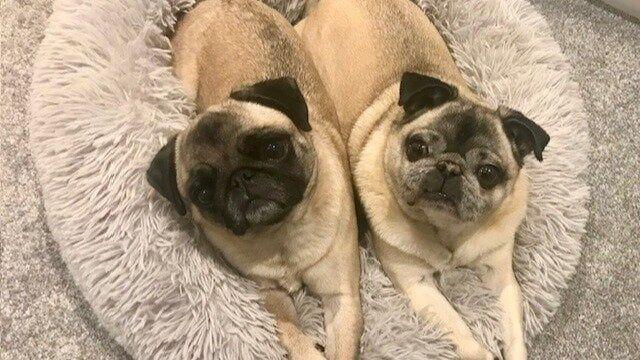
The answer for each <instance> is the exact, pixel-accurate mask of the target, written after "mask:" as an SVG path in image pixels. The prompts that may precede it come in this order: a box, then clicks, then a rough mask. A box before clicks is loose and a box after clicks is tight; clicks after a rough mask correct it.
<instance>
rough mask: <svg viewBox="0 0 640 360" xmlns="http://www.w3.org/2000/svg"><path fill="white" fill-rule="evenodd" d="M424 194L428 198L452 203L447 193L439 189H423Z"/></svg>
mask: <svg viewBox="0 0 640 360" xmlns="http://www.w3.org/2000/svg"><path fill="white" fill-rule="evenodd" d="M424 194H425V197H426V198H427V199H428V200H432V201H438V202H447V203H453V200H452V199H451V198H450V197H449V196H448V195H447V194H445V193H443V192H441V191H438V192H430V191H425V192H424Z"/></svg>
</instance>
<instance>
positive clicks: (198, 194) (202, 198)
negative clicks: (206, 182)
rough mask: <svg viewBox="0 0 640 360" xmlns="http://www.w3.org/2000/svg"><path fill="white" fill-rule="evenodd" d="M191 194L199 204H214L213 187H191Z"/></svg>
mask: <svg viewBox="0 0 640 360" xmlns="http://www.w3.org/2000/svg"><path fill="white" fill-rule="evenodd" d="M189 195H190V197H191V199H192V200H193V201H194V202H195V203H197V204H198V205H202V206H209V205H211V204H213V200H214V196H213V195H214V194H213V189H209V188H205V187H198V186H195V187H193V188H192V189H191V194H189Z"/></svg>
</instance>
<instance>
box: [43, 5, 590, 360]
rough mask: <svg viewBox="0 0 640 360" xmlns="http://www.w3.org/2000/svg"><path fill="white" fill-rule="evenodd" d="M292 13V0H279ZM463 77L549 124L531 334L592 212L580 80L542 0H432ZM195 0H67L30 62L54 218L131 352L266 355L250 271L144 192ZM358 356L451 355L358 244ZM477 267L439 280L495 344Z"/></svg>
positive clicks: (566, 273) (77, 271)
mask: <svg viewBox="0 0 640 360" xmlns="http://www.w3.org/2000/svg"><path fill="white" fill-rule="evenodd" d="M267 2H268V3H270V4H271V5H274V6H276V7H277V8H278V9H279V10H281V11H283V12H285V13H286V15H287V17H288V18H289V19H290V20H294V19H296V18H298V16H299V10H300V3H301V2H300V1H297V0H293V1H287V0H282V1H279V0H269V1H267ZM420 4H421V6H423V8H425V9H427V10H428V13H429V16H431V17H432V18H433V19H434V21H435V22H436V23H437V25H438V26H439V28H440V29H441V30H442V31H443V33H444V35H445V37H446V39H447V40H448V42H449V45H450V47H451V49H452V50H453V52H454V55H455V57H456V60H457V62H458V65H459V66H460V68H461V69H462V71H463V73H464V74H465V75H466V76H467V78H468V80H469V82H470V83H471V84H472V85H473V86H474V87H475V88H476V89H477V90H478V91H479V92H480V93H481V94H482V95H483V96H484V97H485V98H486V99H487V100H488V101H489V102H492V103H494V104H498V103H501V104H506V105H509V106H511V107H514V108H517V109H520V110H522V111H523V112H524V113H525V114H527V115H528V116H529V117H531V118H533V119H535V120H536V121H537V122H538V123H540V124H541V125H543V127H544V128H545V129H546V130H547V131H548V132H549V134H550V135H551V137H552V141H551V143H550V145H549V147H548V148H547V152H545V161H544V163H542V164H538V163H534V162H528V163H527V164H526V166H527V167H528V170H529V174H530V176H531V178H532V195H531V201H530V206H529V212H528V214H527V218H526V221H525V223H524V224H523V226H522V227H521V229H520V231H519V234H518V235H519V236H518V243H517V248H516V256H515V266H516V272H517V276H518V280H519V281H520V284H521V286H522V288H523V292H524V296H525V300H526V301H525V317H526V319H525V320H526V321H525V322H526V327H527V334H528V337H529V339H531V338H532V337H533V336H534V335H535V334H537V333H538V332H540V330H541V329H542V326H543V325H544V324H545V323H546V322H547V321H548V319H549V317H550V316H551V315H552V314H553V313H554V311H555V310H556V309H557V307H558V306H559V303H560V291H561V290H562V289H563V288H564V287H565V286H566V284H567V281H568V278H569V277H570V276H571V274H572V273H573V269H574V267H575V265H576V263H577V261H578V258H579V253H580V242H579V239H580V236H581V235H582V233H583V231H584V224H585V222H586V218H587V212H586V210H585V203H586V201H587V198H588V188H587V187H586V185H585V184H584V182H583V181H582V180H581V176H580V175H581V174H582V172H583V171H584V169H585V168H586V166H587V151H588V138H587V132H586V123H585V119H584V113H583V110H582V105H581V101H580V98H579V95H578V91H577V87H576V85H575V84H574V83H573V82H571V81H570V79H569V76H568V66H567V64H566V61H565V59H564V57H563V56H562V54H561V53H560V49H559V48H558V46H557V45H556V43H555V42H554V41H553V39H552V38H551V37H550V34H549V31H548V29H547V26H546V24H545V22H544V20H543V19H542V17H541V16H539V15H538V14H536V13H535V11H534V10H533V9H532V8H531V6H530V5H528V3H526V2H525V1H524V0H484V1H483V0H468V1H467V0H447V1H436V0H425V1H420ZM190 6H192V1H191V0H182V1H181V0H94V1H90V2H89V1H82V0H59V1H58V2H57V3H56V6H55V10H54V14H53V15H52V17H51V19H50V23H49V26H48V29H47V31H46V37H45V39H44V41H43V44H42V46H41V48H40V51H39V54H38V59H37V61H36V65H35V73H34V80H33V81H34V82H33V95H32V104H31V105H32V114H33V120H32V123H31V142H32V150H33V156H34V159H35V161H36V166H37V168H38V171H39V174H40V182H41V185H42V189H43V196H44V203H45V207H46V211H47V218H48V223H49V227H50V229H51V232H52V233H53V236H54V237H55V238H56V240H57V241H58V243H59V245H60V250H61V252H62V255H63V257H64V259H65V260H66V262H67V265H68V267H69V269H70V271H71V273H72V274H73V276H74V278H75V280H76V282H77V283H78V285H79V287H80V288H81V289H82V291H83V293H84V294H85V297H86V298H87V300H88V301H89V303H90V304H91V305H92V307H93V309H94V310H95V312H96V314H97V315H98V317H99V318H100V319H101V320H102V322H103V323H104V324H105V326H106V327H107V328H108V329H109V331H110V332H111V333H112V334H113V336H114V337H115V338H116V340H117V341H118V342H120V343H121V344H122V345H123V346H124V347H125V348H126V349H127V351H129V352H130V353H131V354H132V355H133V356H134V357H139V358H158V359H166V358H186V359H191V358H194V359H199V358H203V359H204V358H207V359H209V358H219V359H238V358H242V359H250V358H256V359H266V358H280V357H281V356H282V355H283V351H282V349H281V347H280V346H279V345H278V343H277V341H276V337H275V328H274V326H273V325H274V323H273V320H272V319H271V318H270V317H269V316H268V315H267V314H266V313H265V311H264V310H263V309H262V307H261V305H260V299H259V297H258V295H257V293H256V291H255V288H254V286H253V284H252V283H250V282H249V281H247V280H244V279H243V278H241V277H239V276H238V275H236V274H235V273H234V272H233V271H232V270H229V269H228V267H226V266H225V265H224V264H223V263H222V262H221V261H220V260H219V259H218V258H217V257H216V256H215V255H214V254H213V253H212V252H211V249H209V248H208V247H206V246H203V245H201V243H200V242H198V241H195V240H194V239H195V238H197V236H198V235H197V233H196V232H195V231H194V229H193V228H192V226H191V225H190V224H189V223H188V222H186V221H185V220H183V219H179V218H177V217H176V216H175V215H174V213H173V211H172V210H171V209H170V207H169V206H168V205H167V204H166V203H165V202H164V201H161V200H159V198H158V197H157V196H154V195H153V194H152V191H151V189H150V187H149V186H148V185H147V184H146V182H145V180H144V171H145V170H146V167H147V166H148V163H149V161H150V159H151V158H152V157H153V155H154V154H155V152H156V151H157V149H158V148H159V147H160V146H161V145H162V144H163V143H164V142H165V141H166V139H167V138H168V137H169V136H170V135H171V134H173V133H175V132H176V131H178V130H179V129H181V128H183V127H184V126H185V125H186V123H187V122H188V121H189V115H190V114H191V112H192V110H193V107H192V104H190V103H189V102H188V101H187V99H186V97H185V95H184V93H183V92H182V90H181V89H180V87H179V85H178V83H177V81H176V80H175V79H174V78H173V76H172V74H171V69H170V67H169V66H170V51H169V43H168V40H167V37H166V36H167V34H170V32H171V27H172V25H173V23H174V22H175V17H176V15H177V14H178V13H179V12H180V11H184V10H186V9H188V8H189V7H190ZM362 256H363V259H364V261H363V264H364V269H363V279H362V294H363V306H364V312H365V333H364V335H363V338H362V356H363V358H364V359H387V358H391V359H396V358H407V359H418V358H419V359H425V358H429V359H430V358H444V359H448V358H453V357H454V354H453V352H452V348H451V345H450V344H449V343H448V342H447V341H446V339H444V338H442V333H441V331H440V330H439V329H438V327H437V324H425V323H424V322H422V321H421V320H419V319H418V318H417V317H415V316H414V315H413V314H412V313H411V311H410V310H409V307H408V304H407V302H406V300H405V299H404V298H403V297H402V296H400V295H398V294H397V293H396V292H395V290H394V289H393V287H392V286H391V284H390V282H389V281H388V279H387V278H386V277H385V276H384V275H383V273H382V272H381V270H380V267H379V265H378V263H377V262H376V261H375V259H373V258H371V257H370V256H369V253H368V252H367V251H366V250H363V252H362ZM475 283H476V278H475V275H474V274H473V273H470V272H468V271H466V270H459V271H455V272H452V273H449V274H445V276H443V284H442V287H443V291H444V292H445V293H446V294H447V295H448V296H449V297H450V299H451V300H452V301H453V302H454V303H455V304H456V306H457V307H458V309H459V310H460V312H461V313H462V314H463V315H464V317H465V319H467V320H468V321H469V323H470V324H471V326H472V328H473V330H474V331H475V332H476V334H477V335H478V337H479V338H481V339H482V340H483V341H484V342H485V343H486V344H487V346H489V347H490V348H491V349H493V350H494V351H495V350H497V342H498V341H499V338H500V334H499V333H498V331H497V327H496V325H497V324H496V321H495V320H496V318H497V317H498V316H499V313H498V312H497V311H496V309H495V308H494V307H493V303H492V301H491V300H492V299H490V298H489V297H488V296H486V295H485V294H483V293H482V292H481V291H479V290H478V288H477V287H475V286H474V284H475ZM296 300H297V305H298V308H299V312H300V314H301V318H302V322H303V324H304V326H305V328H306V329H307V330H308V331H309V333H310V334H311V335H312V336H315V337H317V338H318V341H320V342H322V339H323V334H322V327H321V324H322V314H321V312H320V309H319V307H318V302H317V300H315V299H314V298H312V297H310V296H308V295H305V294H304V293H300V294H298V295H297V299H296Z"/></svg>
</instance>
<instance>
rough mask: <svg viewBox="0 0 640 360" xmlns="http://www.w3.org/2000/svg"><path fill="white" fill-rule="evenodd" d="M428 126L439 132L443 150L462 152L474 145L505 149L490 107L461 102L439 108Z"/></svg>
mask: <svg viewBox="0 0 640 360" xmlns="http://www.w3.org/2000/svg"><path fill="white" fill-rule="evenodd" d="M429 128H430V129H431V130H434V131H436V132H438V133H439V134H440V135H442V136H443V137H444V139H445V141H446V146H447V147H446V149H445V152H447V153H457V154H460V155H462V156H464V155H465V154H466V153H467V152H469V151H470V150H472V149H474V148H484V149H487V150H491V151H493V152H494V153H500V152H502V150H503V149H504V150H508V149H509V148H508V146H509V145H508V143H507V142H506V139H505V137H504V134H503V131H502V125H501V121H500V118H499V117H498V116H497V115H496V114H495V113H494V112H492V111H491V110H489V109H486V108H483V107H480V106H477V105H470V104H464V103H461V102H458V103H452V104H450V105H449V106H447V107H446V108H445V109H443V111H442V113H441V114H440V116H439V117H438V118H437V119H434V121H433V122H432V123H431V124H430V126H429Z"/></svg>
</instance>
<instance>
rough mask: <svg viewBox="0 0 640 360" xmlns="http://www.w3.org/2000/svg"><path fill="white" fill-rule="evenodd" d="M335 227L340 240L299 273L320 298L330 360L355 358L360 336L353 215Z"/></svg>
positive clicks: (360, 318) (355, 231)
mask: <svg viewBox="0 0 640 360" xmlns="http://www.w3.org/2000/svg"><path fill="white" fill-rule="evenodd" d="M348 220H349V222H348V223H347V224H346V225H347V226H344V225H345V224H342V226H344V227H342V228H341V227H340V225H338V227H337V228H338V229H339V230H338V233H339V234H345V235H343V236H344V239H341V240H336V241H335V242H334V243H333V246H332V248H331V250H330V251H329V252H328V253H327V254H326V255H325V256H324V257H323V258H322V260H320V261H319V262H317V263H316V264H315V265H314V266H312V267H311V268H309V269H307V271H306V272H305V273H304V274H303V280H304V283H305V284H306V285H307V287H308V288H309V289H310V290H311V291H312V292H313V293H315V294H316V295H318V296H319V297H320V298H321V299H322V307H323V310H324V324H325V330H326V334H327V341H326V346H325V355H326V356H327V359H330V360H350V359H357V358H358V355H359V353H360V346H359V345H360V336H361V335H362V327H363V325H362V309H361V307H360V291H359V289H360V257H359V252H358V242H357V229H356V228H355V225H354V222H355V216H351V217H350V218H349V219H348Z"/></svg>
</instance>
